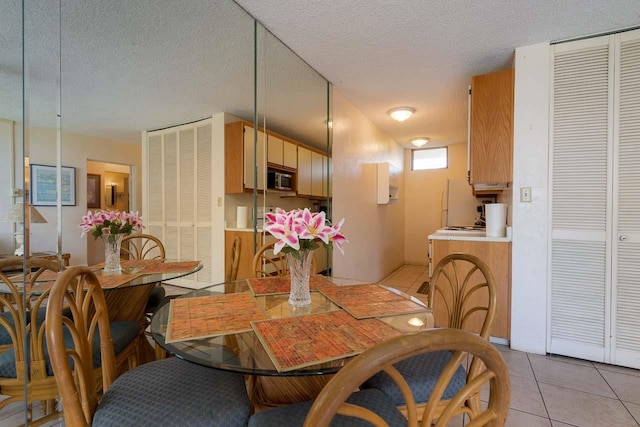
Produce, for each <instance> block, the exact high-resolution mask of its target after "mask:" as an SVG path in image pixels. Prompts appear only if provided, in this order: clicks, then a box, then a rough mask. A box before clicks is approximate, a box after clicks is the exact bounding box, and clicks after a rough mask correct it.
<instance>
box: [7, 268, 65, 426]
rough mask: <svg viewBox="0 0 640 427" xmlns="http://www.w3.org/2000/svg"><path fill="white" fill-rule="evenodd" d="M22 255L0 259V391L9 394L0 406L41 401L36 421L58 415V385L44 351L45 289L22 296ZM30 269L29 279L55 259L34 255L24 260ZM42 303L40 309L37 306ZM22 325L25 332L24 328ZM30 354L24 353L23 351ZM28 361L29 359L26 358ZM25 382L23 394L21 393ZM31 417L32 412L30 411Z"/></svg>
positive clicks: (51, 270)
mask: <svg viewBox="0 0 640 427" xmlns="http://www.w3.org/2000/svg"><path fill="white" fill-rule="evenodd" d="M23 261H24V260H23V258H22V257H11V258H8V259H5V260H2V261H0V284H1V285H2V288H3V291H2V292H3V293H0V307H1V311H2V313H0V352H1V354H0V394H3V395H7V396H10V397H9V398H8V399H5V400H3V401H2V402H0V409H1V408H3V407H5V406H6V405H7V404H9V403H12V402H18V401H26V402H27V404H28V405H29V409H31V404H32V403H33V402H36V401H41V404H44V407H41V411H42V412H43V413H44V417H42V418H40V419H38V420H37V421H36V422H37V423H38V424H40V423H44V422H48V421H50V420H53V419H55V418H59V417H60V416H61V414H59V413H56V412H55V399H56V398H57V397H58V387H57V385H56V383H55V378H53V373H52V372H51V367H50V366H47V365H49V363H48V360H47V357H46V354H45V352H44V337H43V335H42V334H41V332H44V324H43V323H44V306H43V305H42V304H43V302H44V301H46V298H47V295H48V292H47V291H45V292H43V293H42V295H40V296H34V297H33V299H32V298H31V297H29V298H27V299H26V300H23V292H24V285H23V271H22V269H23ZM26 265H27V269H28V270H29V271H30V272H31V275H30V283H33V282H34V281H35V280H37V279H38V277H39V276H40V275H41V274H47V273H49V272H54V273H55V272H57V266H56V263H55V262H52V261H47V260H43V259H38V258H31V259H29V260H27V264H26ZM41 307H42V309H40V308H41ZM24 325H26V336H25V328H24ZM27 351H29V352H30V353H31V354H30V355H29V356H27V354H26V352H27ZM29 361H30V362H29ZM25 384H26V388H27V392H26V393H27V396H25ZM31 417H32V419H33V415H31Z"/></svg>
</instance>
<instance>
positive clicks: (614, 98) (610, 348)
mask: <svg viewBox="0 0 640 427" xmlns="http://www.w3.org/2000/svg"><path fill="white" fill-rule="evenodd" d="M553 87H554V96H553V149H552V163H553V165H552V179H551V182H552V204H551V206H552V239H551V247H552V250H551V298H550V301H551V306H550V322H549V325H550V326H549V329H550V331H549V351H550V352H552V353H557V354H564V355H567V356H573V357H580V358H584V359H589V360H594V361H600V362H605V363H613V364H617V365H624V366H630V367H634V368H640V316H639V315H638V313H640V31H630V32H626V33H620V34H616V35H611V36H605V37H600V38H595V39H591V40H584V41H580V42H574V43H567V44H566V45H559V46H556V47H555V54H554V85H553Z"/></svg>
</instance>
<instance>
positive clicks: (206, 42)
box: [0, 0, 331, 425]
mask: <svg viewBox="0 0 640 427" xmlns="http://www.w3.org/2000/svg"><path fill="white" fill-rule="evenodd" d="M0 16H1V18H0V19H1V20H2V25H0V40H2V43H0V49H1V50H2V51H1V53H0V99H2V102H0V148H1V149H2V153H3V155H2V156H0V188H3V189H4V190H3V191H2V195H0V217H1V216H3V215H4V214H5V213H9V211H11V210H12V209H13V208H14V205H16V204H19V203H23V204H22V208H21V217H20V218H19V220H16V221H13V222H8V221H7V222H0V254H2V256H8V255H12V254H13V253H14V252H15V251H16V249H18V247H19V246H20V243H19V242H17V239H16V235H18V236H19V235H20V234H21V235H22V236H23V241H24V252H25V254H26V255H27V256H36V257H43V256H49V257H52V259H53V260H55V261H56V262H58V264H59V265H63V264H64V263H65V262H69V263H70V264H72V265H73V264H84V265H89V264H92V263H95V262H99V261H101V259H100V253H101V247H100V245H101V243H100V242H98V241H94V239H93V238H92V237H91V236H84V237H82V236H81V230H80V229H79V227H78V225H79V223H80V220H81V217H82V216H83V215H84V214H85V213H86V212H87V210H89V209H90V210H95V209H107V210H108V209H114V208H116V207H117V208H118V209H120V208H121V206H126V208H127V209H131V210H134V211H140V213H141V214H142V215H143V219H144V220H145V222H146V225H147V228H146V230H145V231H146V232H149V233H151V234H155V233H156V232H157V233H158V234H160V237H161V238H162V240H163V242H164V243H165V246H167V247H168V253H170V254H171V255H172V256H174V257H175V258H186V257H190V256H196V255H197V253H196V252H192V253H190V252H189V250H188V249H184V247H185V241H188V238H189V235H188V233H187V232H186V231H182V230H186V229H187V228H188V227H192V226H195V227H196V229H198V227H200V228H199V230H200V231H199V232H198V233H196V234H197V235H199V236H200V237H199V239H200V240H199V241H200V245H201V246H202V245H203V243H202V242H206V244H205V245H204V246H206V247H205V249H204V251H205V252H206V251H209V254H208V256H209V260H210V262H209V263H208V264H207V263H205V266H206V267H207V269H208V271H207V273H206V274H205V273H204V272H203V275H201V276H200V279H199V282H206V281H208V282H209V283H215V282H219V281H222V280H223V279H224V277H225V269H226V247H225V242H228V240H229V236H230V235H233V234H234V233H242V235H243V236H244V238H245V239H246V240H247V241H248V242H250V243H249V244H246V245H244V246H243V248H242V250H243V252H244V254H245V258H247V259H250V258H252V256H253V252H254V251H255V250H256V248H257V247H258V246H259V245H260V244H262V243H264V242H265V241H266V240H267V239H268V237H267V236H265V235H264V234H263V232H262V222H261V220H262V218H263V216H264V212H265V211H268V210H269V209H274V208H276V207H281V208H284V209H292V208H303V207H308V208H310V209H312V210H325V211H327V212H328V215H329V216H330V210H331V203H330V201H331V197H330V196H331V184H330V183H331V146H330V134H331V132H330V127H329V124H330V102H329V92H330V90H329V84H328V82H327V81H326V80H325V79H324V78H323V77H322V76H320V75H319V74H318V73H317V72H315V71H314V70H313V69H312V68H311V67H310V66H309V65H308V64H306V63H305V62H304V61H303V60H302V59H301V58H299V57H298V56H297V55H296V54H294V53H293V52H292V51H291V50H290V49H289V48H287V47H286V46H284V45H283V44H282V43H281V42H280V41H279V40H278V39H277V38H276V37H274V36H273V34H271V33H270V32H269V31H267V30H266V29H265V28H264V27H263V26H262V25H261V24H260V23H257V22H255V20H254V19H252V17H250V16H249V15H248V14H247V13H246V12H244V10H242V9H241V8H240V7H239V6H238V5H237V4H235V3H234V2H233V1H231V0H217V1H210V0H206V1H205V0H200V1H193V0H178V1H176V0H154V1H146V0H144V1H137V2H129V1H121V0H54V1H38V0H24V1H20V0H7V1H3V2H2V3H1V5H0ZM202 120H210V121H211V123H212V129H213V135H212V138H211V141H212V144H214V147H213V149H212V152H211V153H212V154H211V159H210V166H211V167H210V169H209V170H208V172H207V175H206V176H203V175H196V176H194V177H193V179H194V180H195V181H194V182H198V181H199V180H200V181H201V182H205V181H208V182H209V183H210V186H209V187H206V186H204V185H200V186H198V185H195V186H193V194H192V195H191V196H192V198H193V199H194V200H197V201H198V202H197V203H199V205H200V206H202V205H205V204H208V206H210V215H211V216H210V218H208V219H207V220H206V221H203V220H202V219H198V218H197V217H194V218H189V217H188V212H187V209H183V210H182V211H181V210H180V207H181V206H184V205H185V203H184V202H185V201H186V197H187V193H185V192H184V191H182V190H181V188H182V187H180V188H177V187H172V186H171V182H174V183H175V182H179V183H181V184H182V185H184V183H185V182H186V178H184V176H181V175H171V174H170V173H167V170H168V169H159V168H157V165H153V164H151V163H150V161H149V156H150V154H149V139H148V136H149V135H153V134H154V132H159V131H162V130H165V129H169V128H176V127H179V126H184V125H186V124H189V123H194V122H199V121H202ZM237 122H242V123H243V124H246V125H247V127H248V128H251V129H252V130H253V133H254V135H253V138H252V139H251V142H250V145H248V146H247V147H245V146H244V145H243V148H242V153H249V152H253V153H254V154H253V158H252V162H251V163H250V164H245V163H242V164H240V166H237V165H231V164H230V163H229V161H228V158H227V150H226V144H227V143H230V142H229V139H228V135H227V133H226V129H227V126H230V125H233V123H237ZM236 126H237V125H236ZM243 127H244V126H243ZM259 134H262V136H259ZM261 138H263V140H264V141H265V145H264V146H263V147H262V148H260V147H259V146H258V143H259V141H260V140H261ZM270 138H275V139H276V140H278V139H279V140H281V141H283V144H284V143H288V144H291V145H293V146H295V148H296V156H295V161H296V163H295V165H291V164H289V165H288V166H287V165H285V164H283V163H284V159H283V160H282V162H281V163H279V160H274V159H273V158H269V145H268V143H269V139H270ZM163 143H164V142H163ZM242 143H243V144H245V140H244V139H243V141H242ZM277 144H278V143H277V142H276V145H277ZM181 146H182V145H177V147H181ZM271 146H272V147H274V146H275V145H273V144H272V145H271ZM168 147H169V145H166V146H165V145H163V150H164V151H163V155H164V156H165V157H164V160H163V163H162V168H166V166H167V165H168V164H170V163H171V160H172V159H173V160H174V161H176V162H179V160H180V159H181V158H182V157H181V156H184V152H182V154H180V151H178V152H177V153H176V154H175V155H174V156H173V157H172V156H171V152H170V150H169V148H168ZM298 150H303V151H302V152H303V154H302V155H301V157H300V156H298V154H297V153H298ZM304 150H306V151H304ZM271 151H273V150H271ZM283 156H284V155H283ZM200 158H201V157H195V159H196V163H197V161H198V159H200ZM300 158H302V160H299V159H300ZM243 162H244V158H243ZM187 169H188V167H187V166H184V167H183V170H187ZM247 169H251V170H253V171H254V176H253V177H252V178H253V179H255V183H249V182H248V181H245V178H246V176H245V175H246V172H247ZM274 172H278V173H280V174H281V175H283V176H284V175H290V176H291V177H292V179H293V180H292V181H291V182H292V184H290V185H292V186H293V188H285V189H276V188H274V186H273V185H271V184H269V180H270V175H272V174H273V173H274ZM230 175H236V176H238V177H241V178H239V179H240V180H241V183H242V188H241V189H239V190H238V188H235V189H232V190H229V189H228V186H227V184H228V177H229V176H230ZM158 180H162V187H161V188H162V192H161V193H160V198H161V199H162V200H163V201H165V202H166V201H167V200H173V201H174V204H175V209H176V213H175V216H176V218H177V220H176V221H175V222H174V223H173V222H172V221H168V220H167V217H168V216H169V215H173V213H171V212H166V211H163V213H162V215H161V216H160V217H158V218H154V217H152V216H151V214H150V212H151V211H152V210H153V205H152V203H151V201H152V200H153V197H150V193H151V187H152V183H154V182H157V181H158ZM172 180H173V181H172ZM258 181H261V182H262V183H263V184H262V186H259V185H257V182H258ZM207 188H208V189H207ZM171 191H173V192H174V193H176V194H177V195H172V194H171ZM125 202H126V203H125ZM118 203H125V204H118ZM24 206H27V207H28V208H35V210H36V211H37V214H32V215H27V217H26V218H24V216H25V212H29V211H30V209H27V208H25V207H24ZM239 208H246V212H247V214H246V219H245V221H246V222H245V223H244V224H238V219H239V218H238V212H239V211H242V210H243V209H239ZM123 209H124V208H123ZM29 217H30V218H31V221H29ZM172 227H173V228H172ZM205 235H206V236H208V237H207V238H204V237H203V236H205ZM207 239H208V240H207ZM201 249H202V248H200V247H198V248H196V250H201ZM319 258H321V259H322V261H321V268H320V270H321V271H325V272H330V268H331V267H330V266H331V263H330V259H331V257H330V254H324V253H323V254H322V255H319ZM196 286H197V285H196ZM23 298H26V297H25V296H24V294H23ZM24 302H25V303H26V301H24ZM24 330H25V331H26V327H25V329H24ZM25 349H26V344H25ZM26 372H29V367H27V368H26ZM0 381H1V379H0ZM24 381H25V385H26V384H27V383H28V382H29V375H26V376H25V379H24ZM26 389H28V387H27V388H25V390H26ZM0 393H2V385H1V382H0ZM0 397H2V396H0ZM17 406H19V407H20V408H21V414H22V415H21V416H20V417H19V418H20V420H19V421H16V422H15V425H18V424H22V423H27V424H29V423H31V422H32V421H31V419H32V418H35V419H37V418H40V417H42V416H43V413H44V412H46V410H42V411H41V410H40V409H38V410H35V411H33V414H32V415H28V413H29V411H27V405H26V402H25V401H24V400H23V401H22V402H16V403H11V404H10V405H8V407H9V408H14V409H7V408H0V424H2V425H4V424H5V422H4V420H5V418H4V417H5V416H6V414H9V413H11V414H13V417H12V418H11V421H7V422H9V424H7V425H13V424H11V423H12V422H14V420H15V419H16V416H15V413H16V410H15V408H16V407H17ZM10 411H11V412H10Z"/></svg>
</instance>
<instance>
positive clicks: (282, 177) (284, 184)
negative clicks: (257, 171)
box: [267, 170, 293, 191]
mask: <svg viewBox="0 0 640 427" xmlns="http://www.w3.org/2000/svg"><path fill="white" fill-rule="evenodd" d="M267 188H268V189H269V190H281V191H292V190H293V175H291V174H288V173H285V172H280V171H277V170H268V171H267Z"/></svg>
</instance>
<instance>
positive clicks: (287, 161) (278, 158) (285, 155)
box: [267, 134, 298, 171]
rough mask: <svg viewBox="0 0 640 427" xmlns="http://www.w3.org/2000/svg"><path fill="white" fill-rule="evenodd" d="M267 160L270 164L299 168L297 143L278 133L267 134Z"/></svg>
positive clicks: (284, 167)
mask: <svg viewBox="0 0 640 427" xmlns="http://www.w3.org/2000/svg"><path fill="white" fill-rule="evenodd" d="M267 162H268V163H269V166H275V167H279V168H283V169H287V170H291V171H295V170H296V169H297V168H298V149H297V145H296V144H294V143H293V142H290V141H287V140H286V139H284V138H280V137H278V136H276V135H272V134H269V135H267Z"/></svg>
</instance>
